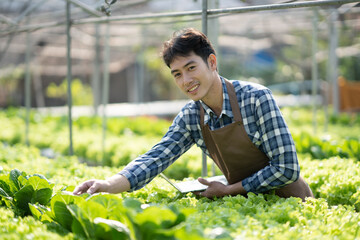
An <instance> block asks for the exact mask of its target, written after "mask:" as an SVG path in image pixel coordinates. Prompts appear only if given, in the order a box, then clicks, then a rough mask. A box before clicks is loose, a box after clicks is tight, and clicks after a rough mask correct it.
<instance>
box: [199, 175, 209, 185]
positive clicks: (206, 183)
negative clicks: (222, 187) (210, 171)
mask: <svg viewBox="0 0 360 240" xmlns="http://www.w3.org/2000/svg"><path fill="white" fill-rule="evenodd" d="M198 181H199V182H200V183H201V184H204V185H206V186H209V185H210V182H209V181H208V180H206V179H204V178H201V177H199V178H198Z"/></svg>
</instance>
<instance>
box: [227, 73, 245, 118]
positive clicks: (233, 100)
mask: <svg viewBox="0 0 360 240" xmlns="http://www.w3.org/2000/svg"><path fill="white" fill-rule="evenodd" d="M225 83H226V88H227V90H228V94H229V99H230V105H231V110H232V112H233V114H234V120H235V121H236V122H242V118H241V113H240V108H239V104H238V101H237V97H236V93H235V88H234V86H233V85H232V84H231V82H229V81H228V80H227V79H225Z"/></svg>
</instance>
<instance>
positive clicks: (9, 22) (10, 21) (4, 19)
mask: <svg viewBox="0 0 360 240" xmlns="http://www.w3.org/2000/svg"><path fill="white" fill-rule="evenodd" d="M0 22H4V23H6V24H9V25H16V22H14V21H13V20H11V19H10V18H8V17H5V16H3V15H0Z"/></svg>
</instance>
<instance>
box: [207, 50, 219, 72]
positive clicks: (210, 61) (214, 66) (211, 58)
mask: <svg viewBox="0 0 360 240" xmlns="http://www.w3.org/2000/svg"><path fill="white" fill-rule="evenodd" d="M208 66H209V68H210V69H211V70H216V69H217V59H216V56H215V54H213V53H212V54H210V55H209V57H208Z"/></svg>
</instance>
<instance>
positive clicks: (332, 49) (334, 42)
mask: <svg viewBox="0 0 360 240" xmlns="http://www.w3.org/2000/svg"><path fill="white" fill-rule="evenodd" d="M330 11H331V15H330V20H329V30H330V33H329V34H330V36H329V37H330V44H329V45H330V46H329V61H330V66H329V71H330V72H329V73H330V74H329V76H330V79H329V81H331V82H332V85H333V87H332V93H333V97H332V99H333V109H334V114H335V115H337V114H338V113H339V87H338V60H337V55H336V49H337V47H338V32H337V29H336V21H337V19H338V10H337V9H336V8H333V9H332V10H330Z"/></svg>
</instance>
